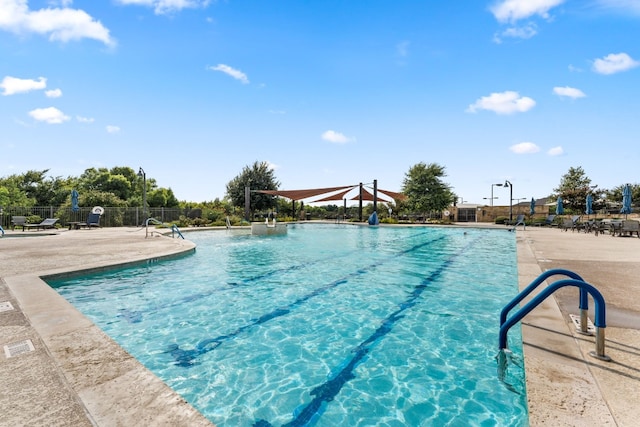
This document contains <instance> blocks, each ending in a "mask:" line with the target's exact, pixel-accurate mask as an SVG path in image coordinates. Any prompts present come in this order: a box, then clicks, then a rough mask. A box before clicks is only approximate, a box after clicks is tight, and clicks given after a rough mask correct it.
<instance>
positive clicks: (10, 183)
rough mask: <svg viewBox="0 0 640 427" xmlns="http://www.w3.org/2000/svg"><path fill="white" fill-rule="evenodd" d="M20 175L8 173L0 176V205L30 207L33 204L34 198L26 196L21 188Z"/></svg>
mask: <svg viewBox="0 0 640 427" xmlns="http://www.w3.org/2000/svg"><path fill="white" fill-rule="evenodd" d="M21 183H22V178H21V176H20V175H10V176H8V177H6V178H0V194H1V196H0V206H21V207H31V206H34V205H35V199H30V198H29V197H27V193H25V191H24V190H23V189H22V188H21V185H20V184H21Z"/></svg>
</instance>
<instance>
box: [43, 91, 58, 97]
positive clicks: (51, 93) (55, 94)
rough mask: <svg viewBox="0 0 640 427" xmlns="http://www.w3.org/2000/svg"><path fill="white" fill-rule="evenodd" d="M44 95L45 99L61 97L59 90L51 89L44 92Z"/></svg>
mask: <svg viewBox="0 0 640 427" xmlns="http://www.w3.org/2000/svg"><path fill="white" fill-rule="evenodd" d="M44 94H45V95H46V97H47V98H60V97H61V96H62V91H61V90H60V89H51V90H46V91H45V92H44Z"/></svg>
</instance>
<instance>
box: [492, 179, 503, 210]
mask: <svg viewBox="0 0 640 427" xmlns="http://www.w3.org/2000/svg"><path fill="white" fill-rule="evenodd" d="M502 185H503V184H491V206H493V187H502ZM496 199H497V197H496Z"/></svg>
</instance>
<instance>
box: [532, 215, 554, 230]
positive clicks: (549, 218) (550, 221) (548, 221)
mask: <svg viewBox="0 0 640 427" xmlns="http://www.w3.org/2000/svg"><path fill="white" fill-rule="evenodd" d="M555 219H556V216H555V215H548V216H547V218H546V219H545V220H544V222H538V223H536V226H537V227H546V226H553V225H554V224H553V221H554V220H555Z"/></svg>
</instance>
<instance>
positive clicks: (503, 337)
mask: <svg viewBox="0 0 640 427" xmlns="http://www.w3.org/2000/svg"><path fill="white" fill-rule="evenodd" d="M565 286H576V287H578V288H579V289H580V290H584V291H585V292H586V293H588V294H590V295H591V297H592V298H593V301H594V303H595V320H594V324H595V327H596V350H595V352H591V353H589V354H590V355H591V356H593V357H596V358H598V359H601V360H606V361H610V360H611V358H610V357H608V356H607V355H605V351H604V335H605V334H604V330H605V328H606V327H607V325H606V307H605V301H604V297H603V296H602V294H601V293H600V291H598V290H597V289H596V288H595V287H594V286H593V285H590V284H589V283H587V282H585V281H582V280H576V279H564V280H559V281H557V282H554V283H552V284H551V285H549V286H548V287H546V288H545V289H543V290H542V291H541V292H540V293H539V294H538V295H536V296H535V297H534V298H533V299H532V300H531V301H529V302H528V303H527V304H525V305H524V306H523V307H522V308H520V310H518V311H517V312H516V313H515V314H514V315H513V316H511V317H510V318H509V319H508V320H506V321H505V323H504V324H502V325H501V326H500V334H499V343H498V347H499V348H500V350H505V349H506V348H507V332H509V329H510V328H511V327H512V326H513V325H515V324H516V323H518V322H519V321H520V320H522V318H523V317H524V316H526V315H527V314H528V313H529V312H530V311H531V310H533V309H534V308H536V307H537V306H538V305H539V304H540V303H541V302H542V301H544V300H545V299H546V298H547V297H548V296H550V295H551V294H553V293H554V292H555V291H557V290H558V289H560V288H563V287H565Z"/></svg>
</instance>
